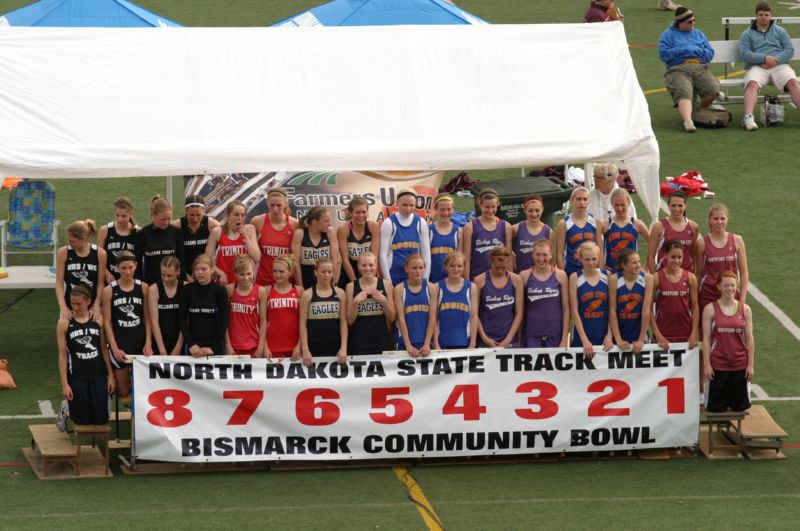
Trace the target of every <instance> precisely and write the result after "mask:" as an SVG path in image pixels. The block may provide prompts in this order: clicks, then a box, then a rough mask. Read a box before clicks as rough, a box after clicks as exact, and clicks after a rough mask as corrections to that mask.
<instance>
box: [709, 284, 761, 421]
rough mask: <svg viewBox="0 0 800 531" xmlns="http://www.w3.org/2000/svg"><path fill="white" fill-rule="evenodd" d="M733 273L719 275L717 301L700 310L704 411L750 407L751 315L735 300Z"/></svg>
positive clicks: (752, 347)
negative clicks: (705, 383)
mask: <svg viewBox="0 0 800 531" xmlns="http://www.w3.org/2000/svg"><path fill="white" fill-rule="evenodd" d="M737 289H738V285H737V281H736V273H734V272H733V271H725V272H723V273H722V274H721V275H720V279H719V291H720V298H719V299H718V300H717V301H715V302H712V303H711V304H709V305H708V306H706V307H705V309H704V310H703V367H704V373H705V377H706V378H708V379H709V380H710V382H709V385H708V403H707V405H706V409H707V410H708V411H713V412H723V411H725V410H727V409H728V408H730V409H732V410H734V411H744V410H745V409H748V408H749V407H750V397H749V393H748V385H747V384H748V382H750V381H751V380H752V379H753V374H755V369H754V363H755V351H756V348H755V341H754V339H753V314H752V312H751V311H750V307H749V306H748V305H746V304H745V303H743V302H741V301H738V300H736V290H737Z"/></svg>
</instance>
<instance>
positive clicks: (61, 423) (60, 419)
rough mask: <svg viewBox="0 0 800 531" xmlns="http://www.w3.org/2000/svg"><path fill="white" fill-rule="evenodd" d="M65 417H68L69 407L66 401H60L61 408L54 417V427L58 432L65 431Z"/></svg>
mask: <svg viewBox="0 0 800 531" xmlns="http://www.w3.org/2000/svg"><path fill="white" fill-rule="evenodd" d="M67 417H69V407H68V405H67V401H66V400H62V401H61V407H60V408H59V409H58V416H57V417H56V427H57V428H58V431H67Z"/></svg>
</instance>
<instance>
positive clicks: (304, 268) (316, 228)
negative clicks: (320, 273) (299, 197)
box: [292, 206, 340, 289]
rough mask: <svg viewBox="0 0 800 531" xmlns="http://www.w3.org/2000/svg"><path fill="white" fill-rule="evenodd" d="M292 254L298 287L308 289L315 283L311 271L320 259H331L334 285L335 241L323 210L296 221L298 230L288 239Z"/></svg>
mask: <svg viewBox="0 0 800 531" xmlns="http://www.w3.org/2000/svg"><path fill="white" fill-rule="evenodd" d="M292 255H294V262H295V266H294V277H295V280H297V282H298V284H299V285H300V287H301V288H303V289H308V288H310V287H311V286H313V285H314V284H315V283H316V281H317V277H316V276H315V275H314V270H315V269H316V267H317V260H319V259H320V258H330V259H331V261H332V262H333V278H334V283H336V282H338V281H339V257H340V255H339V242H338V240H337V239H336V231H334V230H333V227H331V213H330V212H328V210H327V209H326V208H323V207H319V206H316V207H314V208H312V209H311V210H309V211H308V213H307V214H306V215H305V216H303V217H302V218H300V228H298V229H297V230H296V231H294V236H293V237H292Z"/></svg>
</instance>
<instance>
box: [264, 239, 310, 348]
mask: <svg viewBox="0 0 800 531" xmlns="http://www.w3.org/2000/svg"><path fill="white" fill-rule="evenodd" d="M294 267H295V264H294V258H292V255H289V254H282V255H280V256H279V257H277V258H276V259H275V260H274V262H273V264H272V278H273V279H275V284H274V285H273V286H268V287H267V288H266V290H267V294H266V297H267V347H266V349H265V350H264V356H265V357H267V358H286V357H289V356H291V358H292V360H299V359H300V355H301V350H300V295H301V294H302V292H303V288H302V287H300V286H297V285H294V284H292V283H291V282H290V279H291V276H292V271H294Z"/></svg>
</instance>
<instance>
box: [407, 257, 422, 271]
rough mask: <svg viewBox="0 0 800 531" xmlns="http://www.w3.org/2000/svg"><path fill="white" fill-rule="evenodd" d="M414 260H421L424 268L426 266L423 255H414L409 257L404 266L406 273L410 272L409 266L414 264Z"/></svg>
mask: <svg viewBox="0 0 800 531" xmlns="http://www.w3.org/2000/svg"><path fill="white" fill-rule="evenodd" d="M414 260H419V261H420V262H422V265H423V266H424V265H425V259H424V258H422V255H421V254H419V253H414V254H411V255H408V258H406V262H405V264H403V269H404V270H406V271H408V268H409V265H410V264H411V262H413V261H414Z"/></svg>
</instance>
